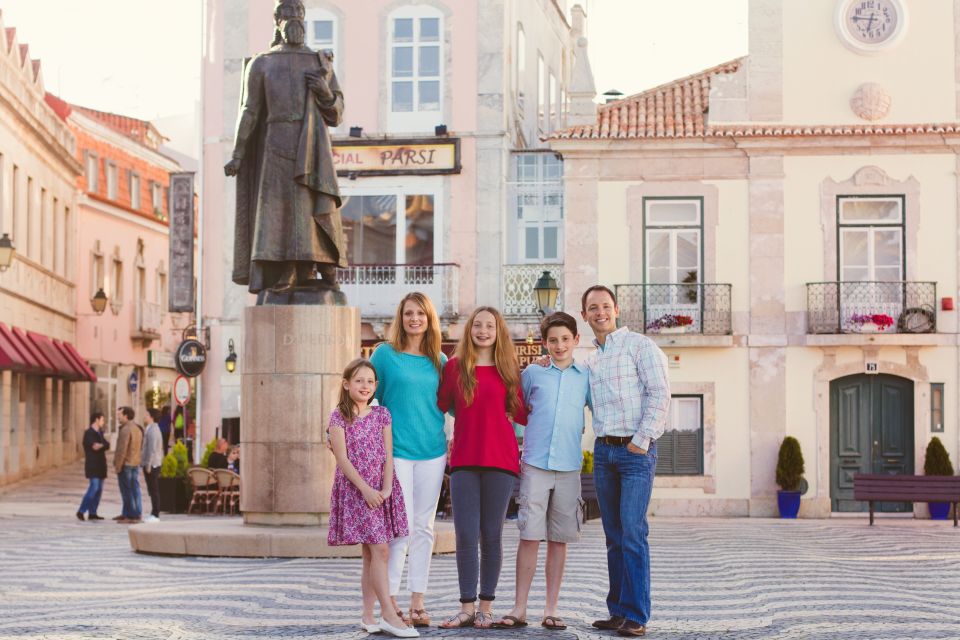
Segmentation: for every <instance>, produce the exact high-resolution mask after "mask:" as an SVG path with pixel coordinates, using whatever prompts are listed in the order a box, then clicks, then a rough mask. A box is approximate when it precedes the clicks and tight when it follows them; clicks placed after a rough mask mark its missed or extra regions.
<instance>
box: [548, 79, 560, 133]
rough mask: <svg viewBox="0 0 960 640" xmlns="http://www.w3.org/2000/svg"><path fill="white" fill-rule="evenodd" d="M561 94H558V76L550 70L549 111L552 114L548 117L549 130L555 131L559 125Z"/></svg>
mask: <svg viewBox="0 0 960 640" xmlns="http://www.w3.org/2000/svg"><path fill="white" fill-rule="evenodd" d="M558 99H559V96H558V95H557V77H556V76H555V75H553V71H551V72H550V88H549V91H548V92H547V112H548V113H549V114H550V115H549V117H548V119H547V131H553V130H554V129H555V128H556V126H557V117H558V116H557V114H558V111H559V109H558V104H557V101H558Z"/></svg>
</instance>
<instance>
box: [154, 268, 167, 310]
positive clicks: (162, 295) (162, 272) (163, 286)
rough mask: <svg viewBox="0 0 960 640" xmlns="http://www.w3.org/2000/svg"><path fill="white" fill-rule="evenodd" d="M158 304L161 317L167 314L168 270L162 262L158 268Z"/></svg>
mask: <svg viewBox="0 0 960 640" xmlns="http://www.w3.org/2000/svg"><path fill="white" fill-rule="evenodd" d="M156 290H157V304H158V305H160V315H161V316H163V315H164V314H165V313H166V312H167V270H166V268H165V267H164V266H163V261H162V260H161V261H160V266H159V267H157V289H156Z"/></svg>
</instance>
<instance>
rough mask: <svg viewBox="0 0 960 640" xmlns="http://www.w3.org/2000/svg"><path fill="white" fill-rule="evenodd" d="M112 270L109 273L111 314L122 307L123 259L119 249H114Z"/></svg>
mask: <svg viewBox="0 0 960 640" xmlns="http://www.w3.org/2000/svg"><path fill="white" fill-rule="evenodd" d="M112 262H113V271H112V273H111V274H110V291H109V292H108V293H107V296H108V297H109V298H110V309H111V310H112V311H113V315H117V314H119V313H120V309H122V308H123V260H121V259H120V249H119V248H118V249H116V251H115V253H114V256H113V261H112Z"/></svg>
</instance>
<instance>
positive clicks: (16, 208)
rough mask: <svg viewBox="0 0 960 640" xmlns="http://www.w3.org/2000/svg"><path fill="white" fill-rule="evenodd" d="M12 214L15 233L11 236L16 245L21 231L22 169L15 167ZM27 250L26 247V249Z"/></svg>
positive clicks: (12, 180)
mask: <svg viewBox="0 0 960 640" xmlns="http://www.w3.org/2000/svg"><path fill="white" fill-rule="evenodd" d="M10 180H11V181H10V206H11V208H12V211H11V212H10V214H11V216H12V217H13V226H12V228H13V233H12V234H11V236H12V239H13V241H14V243H16V242H18V241H19V239H20V238H19V236H18V235H17V234H18V232H19V231H20V227H21V225H20V167H18V166H17V165H13V175H12V176H11V177H10ZM24 248H26V247H24Z"/></svg>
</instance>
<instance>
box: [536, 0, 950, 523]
mask: <svg viewBox="0 0 960 640" xmlns="http://www.w3.org/2000/svg"><path fill="white" fill-rule="evenodd" d="M958 12H960V8H958V7H957V5H956V3H954V2H952V1H951V0H810V1H809V2H804V3H783V2H780V1H779V0H752V1H751V2H750V9H749V20H750V27H749V34H750V45H749V55H747V56H746V57H744V58H741V59H738V60H734V61H730V62H726V63H723V64H720V65H718V66H716V67H714V68H711V69H708V70H706V71H704V72H702V73H698V74H694V75H692V76H689V77H687V78H682V79H679V80H677V81H675V82H672V83H669V84H667V85H663V86H661V87H656V88H654V89H651V90H649V91H645V92H643V93H640V94H637V95H634V96H629V97H626V98H624V99H622V100H619V101H616V102H612V103H608V104H606V105H603V106H601V107H599V109H598V113H597V118H596V122H594V123H591V124H587V125H582V126H576V127H572V128H569V129H566V130H563V131H560V132H557V133H555V134H553V135H552V136H551V137H550V141H551V147H552V148H553V149H554V150H556V151H558V152H560V153H561V154H562V155H563V159H564V181H565V187H564V189H565V192H564V199H565V212H566V219H565V221H564V225H565V229H564V231H565V232H564V237H565V254H566V257H567V260H566V264H567V266H566V267H565V270H564V282H565V290H564V296H565V300H564V303H565V307H564V308H566V309H574V308H579V304H580V299H579V297H580V294H581V292H582V291H583V290H584V289H585V288H586V287H587V286H589V285H591V284H594V283H597V282H600V283H603V284H607V285H611V286H612V285H617V286H616V291H617V293H618V297H619V299H620V300H619V301H620V308H621V321H622V324H623V325H626V326H629V327H630V328H631V329H633V330H636V331H642V332H645V333H647V334H648V335H649V336H650V337H652V338H653V339H654V340H656V341H657V342H658V344H660V346H661V347H662V348H663V349H664V351H665V352H666V353H667V355H668V356H669V358H670V362H671V369H670V374H671V382H672V390H673V393H674V396H675V398H674V402H673V410H672V412H671V417H670V423H669V424H668V431H667V434H666V435H665V436H664V439H663V440H662V441H661V444H662V445H663V446H661V447H660V451H661V460H660V461H659V463H658V477H657V480H656V484H655V491H654V496H653V501H652V505H651V509H652V511H653V512H654V513H655V514H664V515H672V514H683V515H749V516H773V515H776V513H777V505H776V492H777V485H776V482H775V467H776V461H777V452H778V448H779V446H780V443H781V442H782V440H783V438H784V437H786V436H794V437H796V438H797V439H798V440H799V441H800V443H801V448H802V451H803V454H804V458H805V462H806V470H805V479H806V483H807V487H806V491H805V494H804V496H803V500H802V503H801V504H802V506H801V511H800V515H801V517H804V516H805V517H827V516H830V515H832V514H841V513H845V512H857V511H862V510H865V509H866V505H865V504H863V503H860V502H857V501H854V500H853V493H852V477H853V474H855V473H903V474H914V473H916V474H922V473H923V460H924V452H925V449H926V447H927V444H928V443H929V442H930V440H931V439H932V438H933V437H937V438H939V439H940V440H941V441H942V442H943V444H944V445H945V447H946V449H947V451H948V452H949V454H950V456H951V459H952V460H953V461H956V460H957V457H958V453H960V431H958V421H957V414H958V411H960V398H958V393H957V387H958V383H960V380H958V377H960V357H958V341H957V326H958V325H957V313H958V312H957V311H955V310H954V308H955V305H956V297H957V293H958V277H960V275H958V274H960V247H958V230H960V225H958V214H960V205H958V202H960V191H958V184H957V176H958V171H960V154H958V149H960V83H958V78H960V49H958V46H957V41H958V40H957V38H958V36H960V26H958V25H960V13H958ZM572 265H577V266H576V267H573V266H572ZM583 329H584V331H585V333H589V329H588V328H587V327H586V326H584V327H583ZM883 509H884V510H887V511H893V512H909V511H911V510H912V511H913V513H914V514H915V515H917V516H919V517H926V515H927V509H926V505H924V504H922V503H915V504H914V505H913V506H912V507H911V506H910V505H909V504H899V503H898V504H889V505H884V507H883Z"/></svg>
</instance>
